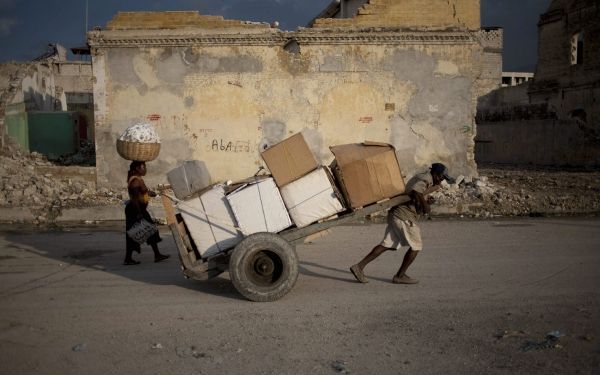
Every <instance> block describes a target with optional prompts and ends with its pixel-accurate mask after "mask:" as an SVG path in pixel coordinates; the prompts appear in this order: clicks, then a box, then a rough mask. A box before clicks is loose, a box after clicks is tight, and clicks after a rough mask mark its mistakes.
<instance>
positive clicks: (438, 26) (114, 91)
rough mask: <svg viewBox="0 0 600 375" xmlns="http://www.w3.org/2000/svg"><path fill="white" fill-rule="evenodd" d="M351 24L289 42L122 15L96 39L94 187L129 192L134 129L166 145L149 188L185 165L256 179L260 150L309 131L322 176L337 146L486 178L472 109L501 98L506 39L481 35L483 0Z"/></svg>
mask: <svg viewBox="0 0 600 375" xmlns="http://www.w3.org/2000/svg"><path fill="white" fill-rule="evenodd" d="M351 4H355V2H351V1H344V2H342V3H339V5H340V10H341V7H342V5H348V7H350V5H351ZM331 8H332V9H333V8H335V4H333V6H332V7H331ZM344 9H345V12H346V11H348V9H349V8H344ZM352 9H354V8H352ZM344 14H345V18H318V19H316V20H315V21H314V22H313V23H312V24H313V27H311V28H304V29H299V30H298V31H295V32H283V31H281V30H278V29H275V28H272V27H270V26H269V25H267V24H260V23H250V22H244V21H234V20H224V19H223V18H222V17H218V16H206V15H200V14H198V13H196V12H160V13H151V12H135V13H119V14H117V15H116V16H115V17H114V18H113V20H111V21H110V22H109V23H108V24H107V26H106V29H104V30H96V31H93V32H90V33H89V34H88V42H89V44H90V46H91V49H92V61H93V69H94V98H95V121H96V151H97V173H98V185H99V186H122V185H123V181H124V180H123V176H125V175H126V169H127V167H128V165H127V162H125V161H124V160H122V159H120V158H119V156H118V155H117V153H116V151H115V142H116V139H117V137H118V136H119V134H120V133H121V132H122V131H123V130H124V129H125V128H126V127H127V126H129V125H130V124H132V123H134V122H137V121H149V122H151V123H153V124H154V125H155V127H156V129H157V130H158V132H159V134H160V135H161V137H162V148H161V155H160V156H159V158H158V159H157V160H156V161H155V162H152V163H151V164H150V165H149V170H150V173H149V176H148V177H149V181H150V183H151V184H152V183H157V182H164V181H165V174H166V172H167V171H168V170H170V169H172V168H174V167H175V166H177V165H178V164H179V163H181V162H182V161H184V160H187V159H200V160H203V161H205V162H206V164H207V166H208V167H209V169H210V171H211V174H212V176H211V177H212V179H213V180H214V181H220V180H228V179H239V178H244V177H247V176H248V175H251V174H253V173H255V172H256V170H257V169H258V168H259V167H260V166H261V165H263V163H262V160H261V158H260V154H259V152H260V151H261V150H263V149H265V148H266V147H269V146H271V145H273V144H275V143H277V142H279V141H280V140H282V139H284V138H286V137H288V136H289V135H291V134H294V133H296V132H300V131H302V132H303V133H304V134H305V137H306V138H307V139H308V141H309V144H310V146H311V148H312V149H313V152H314V153H315V155H316V156H317V158H318V159H319V161H320V162H321V163H323V164H328V163H329V162H331V161H332V158H333V155H332V154H331V152H330V151H329V149H328V147H329V146H330V145H336V144H343V143H350V142H361V141H364V140H373V141H382V142H389V143H391V144H393V145H394V146H395V147H396V149H397V154H398V159H399V160H400V163H401V166H402V167H403V170H404V172H405V173H406V174H407V175H411V174H412V173H414V172H415V171H417V170H419V169H421V168H422V167H424V166H426V165H427V164H429V163H431V162H432V161H436V160H439V161H442V162H445V163H447V164H448V165H450V166H452V170H453V172H455V173H457V174H465V175H474V174H476V165H475V162H474V140H473V138H474V136H475V123H474V115H475V108H476V102H477V98H478V97H479V96H481V95H483V94H486V93H487V92H489V91H491V90H493V89H495V88H498V87H499V86H500V75H501V50H502V30H499V29H484V30H482V29H481V28H480V9H479V0H452V1H447V0H430V1H427V2H422V1H417V0H396V1H392V0H370V1H367V2H364V1H363V2H362V4H361V5H360V6H359V7H357V8H356V12H355V11H354V10H353V11H352V12H349V11H348V13H344ZM332 16H334V15H333V14H332V15H327V17H332Z"/></svg>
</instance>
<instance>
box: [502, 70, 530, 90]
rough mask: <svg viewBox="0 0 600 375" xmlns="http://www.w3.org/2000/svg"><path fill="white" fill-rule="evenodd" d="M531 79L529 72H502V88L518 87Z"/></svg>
mask: <svg viewBox="0 0 600 375" xmlns="http://www.w3.org/2000/svg"><path fill="white" fill-rule="evenodd" d="M532 79H533V73H529V72H502V87H509V86H518V85H520V84H521V83H525V82H527V81H530V80H532Z"/></svg>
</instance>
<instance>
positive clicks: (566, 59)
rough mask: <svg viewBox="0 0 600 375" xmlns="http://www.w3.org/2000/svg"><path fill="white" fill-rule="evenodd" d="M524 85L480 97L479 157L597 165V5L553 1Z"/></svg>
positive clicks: (599, 15)
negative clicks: (536, 57)
mask: <svg viewBox="0 0 600 375" xmlns="http://www.w3.org/2000/svg"><path fill="white" fill-rule="evenodd" d="M538 31H539V44H538V52H539V61H538V63H537V66H536V71H535V76H534V77H533V79H532V80H531V81H529V82H527V83H526V84H522V85H519V86H516V87H507V88H502V89H499V90H495V91H493V92H491V93H489V94H487V95H485V96H483V97H481V98H480V100H479V111H478V114H477V124H478V135H477V158H478V159H477V160H478V162H493V163H509V164H536V165H570V166H585V167H597V166H600V3H599V2H598V1H594V0H553V1H552V3H551V4H550V6H549V8H548V10H547V11H546V12H545V13H544V14H542V15H541V16H540V19H539V22H538Z"/></svg>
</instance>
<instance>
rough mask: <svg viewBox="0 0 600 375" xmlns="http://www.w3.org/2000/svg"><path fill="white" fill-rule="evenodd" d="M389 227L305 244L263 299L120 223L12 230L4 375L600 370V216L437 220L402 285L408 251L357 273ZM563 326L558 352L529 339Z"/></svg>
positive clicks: (4, 304) (4, 307)
mask: <svg viewBox="0 0 600 375" xmlns="http://www.w3.org/2000/svg"><path fill="white" fill-rule="evenodd" d="M383 229H384V227H383V226H382V225H362V226H346V227H340V228H336V229H334V230H333V233H332V234H331V235H330V236H328V237H325V238H322V239H319V240H316V241H315V242H314V243H312V244H307V245H302V246H299V247H298V249H297V250H298V253H299V256H300V260H301V274H300V277H299V279H298V282H297V284H296V287H295V288H294V289H293V290H292V292H291V293H290V294H288V295H287V296H286V297H285V298H284V299H282V300H280V301H277V302H274V303H251V302H248V301H246V300H243V299H242V298H241V297H240V295H238V294H237V292H236V291H235V289H234V288H233V286H232V285H231V283H230V282H229V279H228V276H227V274H223V275H222V276H220V277H219V278H216V279H213V280H211V281H208V282H198V281H192V280H186V279H184V278H183V277H182V276H181V273H180V270H179V264H178V260H177V259H176V258H173V259H170V260H169V261H167V262H166V263H160V264H155V263H153V262H152V255H151V251H150V249H149V248H144V249H143V251H144V252H143V253H142V255H141V256H138V258H139V259H140V260H141V261H142V262H143V263H142V264H141V265H139V266H133V267H132V266H129V267H126V266H122V265H121V264H120V263H121V261H122V257H123V252H124V251H123V246H124V238H123V234H122V233H120V232H119V231H118V229H113V230H111V229H106V228H104V229H101V228H78V229H71V230H63V231H53V232H33V231H28V230H16V229H14V228H6V227H4V228H3V230H2V231H0V373H1V374H117V373H123V374H335V373H353V374H441V373H450V374H453V373H486V374H515V373H517V374H532V373H539V374H557V373H582V374H598V373H600V309H599V307H600V221H599V220H597V219H562V218H553V219H521V220H501V221H444V220H439V221H435V220H434V221H429V222H425V223H423V232H424V239H425V250H423V252H422V254H421V255H419V257H418V258H417V260H416V262H415V264H414V266H413V268H412V269H411V270H410V272H409V274H410V275H411V276H413V277H417V278H419V279H420V280H421V283H420V284H418V285H415V286H401V285H393V284H391V283H390V278H391V277H392V275H393V274H394V272H395V271H396V269H397V267H398V266H399V264H400V262H401V259H402V255H403V253H400V252H394V253H392V252H388V253H387V254H384V255H383V256H382V257H381V258H380V259H378V260H376V261H375V262H374V263H372V264H371V265H370V266H369V267H367V269H366V274H367V276H368V277H369V278H370V280H371V282H370V283H369V284H365V285H361V284H358V283H356V282H354V280H353V279H352V276H351V275H350V273H349V272H347V268H348V266H350V265H351V264H352V263H354V262H355V261H357V260H358V259H359V258H360V257H361V256H362V255H364V253H365V252H366V251H368V250H369V249H370V248H371V247H372V246H373V245H374V244H375V243H377V241H379V239H380V236H381V235H382V233H383ZM163 236H164V238H165V241H164V242H163V244H162V248H163V249H164V250H165V251H166V252H168V253H171V254H172V255H174V252H175V248H174V244H173V242H172V238H171V237H170V236H169V234H168V233H166V232H165V233H164V235H163ZM554 330H558V331H560V332H561V333H564V334H565V336H564V337H561V338H560V339H559V341H558V344H559V347H558V348H548V349H540V350H531V351H528V352H524V351H522V350H521V347H522V346H523V345H524V344H525V343H526V342H527V341H538V342H540V341H543V340H544V338H545V335H546V333H547V332H549V331H554ZM503 331H506V334H505V335H504V336H505V337H504V338H497V337H496V335H497V334H498V333H502V332H503ZM554 344H556V343H554ZM153 347H154V348H153Z"/></svg>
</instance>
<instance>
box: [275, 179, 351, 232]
mask: <svg viewBox="0 0 600 375" xmlns="http://www.w3.org/2000/svg"><path fill="white" fill-rule="evenodd" d="M281 197H282V198H283V201H284V203H285V205H286V207H287V208H288V212H289V214H290V217H291V218H292V221H293V222H294V224H296V226H297V227H298V228H301V227H304V226H307V225H308V224H311V223H314V222H315V221H319V220H321V219H324V218H327V217H330V216H332V215H335V214H337V213H338V212H341V211H343V210H344V206H343V204H342V200H343V198H342V197H341V195H340V192H339V191H338V189H337V188H336V187H335V186H334V184H333V181H332V178H331V174H330V173H329V170H328V169H327V167H321V168H319V169H317V170H315V171H312V172H310V173H309V174H307V175H306V176H304V177H301V178H299V179H298V180H296V181H294V182H291V183H289V184H287V185H285V186H284V187H283V188H281Z"/></svg>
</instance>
